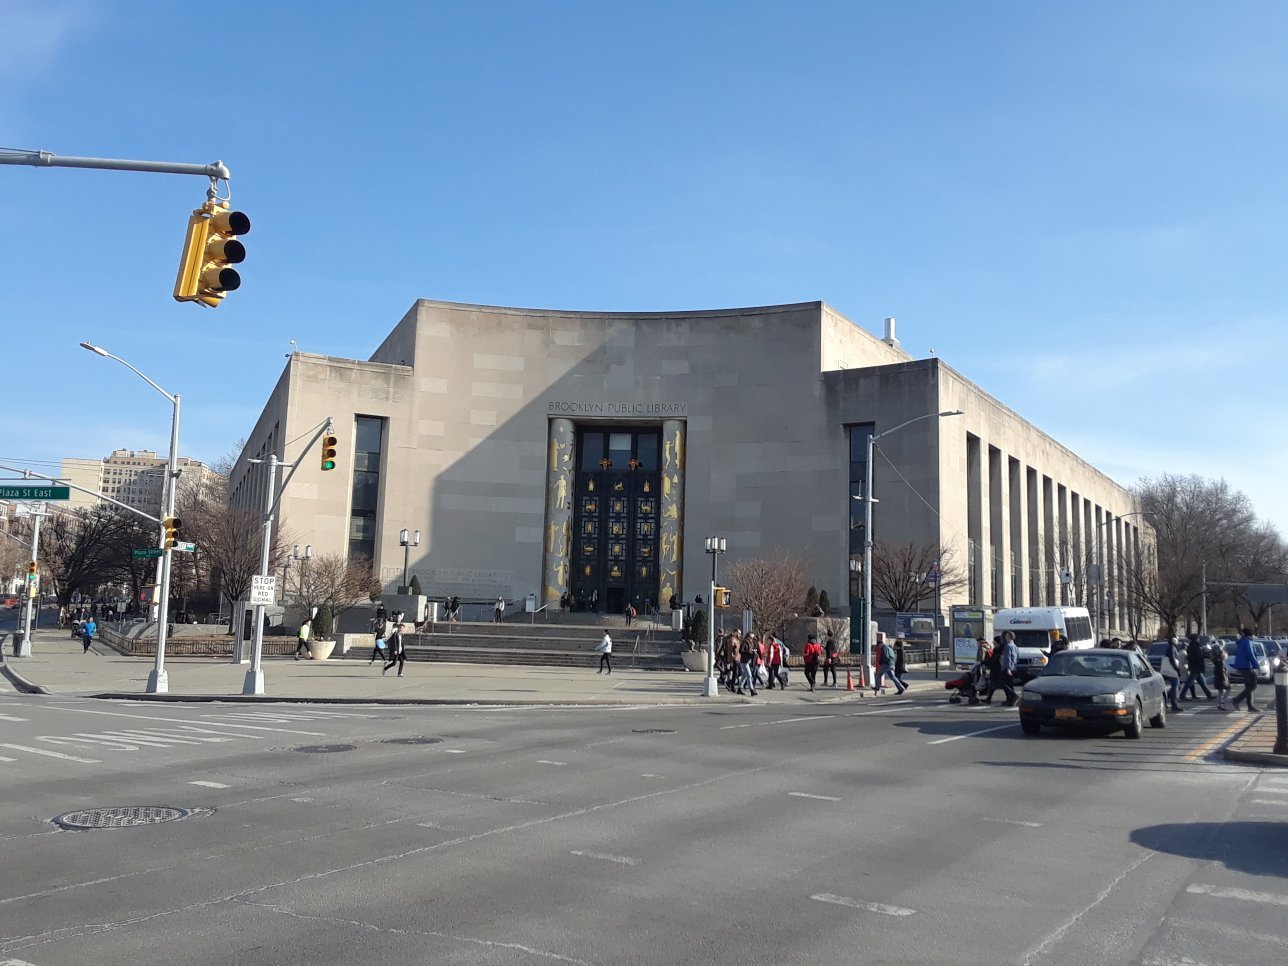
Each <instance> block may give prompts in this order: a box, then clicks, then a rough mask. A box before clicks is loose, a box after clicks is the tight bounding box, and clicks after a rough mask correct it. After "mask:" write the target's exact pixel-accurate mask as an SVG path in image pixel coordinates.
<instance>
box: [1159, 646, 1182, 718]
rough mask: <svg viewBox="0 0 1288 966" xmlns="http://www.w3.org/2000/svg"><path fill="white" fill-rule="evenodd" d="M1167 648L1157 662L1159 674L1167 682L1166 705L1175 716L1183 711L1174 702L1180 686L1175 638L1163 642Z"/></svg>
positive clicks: (1178, 655) (1179, 670)
mask: <svg viewBox="0 0 1288 966" xmlns="http://www.w3.org/2000/svg"><path fill="white" fill-rule="evenodd" d="M1164 643H1165V644H1167V647H1166V648H1165V649H1164V650H1163V655H1162V657H1161V658H1160V659H1159V662H1158V670H1159V673H1161V674H1162V675H1163V677H1164V678H1165V679H1166V680H1167V705H1168V707H1169V708H1171V709H1172V711H1173V712H1174V713H1176V714H1180V713H1181V712H1182V711H1184V710H1185V709H1184V708H1182V707H1181V705H1180V703H1179V702H1178V701H1177V700H1176V691H1177V688H1178V687H1180V684H1181V657H1180V652H1179V651H1178V650H1177V647H1176V638H1174V637H1173V638H1170V639H1169V640H1167V641H1165V642H1164Z"/></svg>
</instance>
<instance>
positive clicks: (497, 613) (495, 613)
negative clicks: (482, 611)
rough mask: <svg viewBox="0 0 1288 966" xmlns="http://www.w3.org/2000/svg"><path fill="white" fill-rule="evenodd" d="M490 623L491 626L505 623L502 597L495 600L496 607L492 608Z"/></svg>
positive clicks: (503, 599)
mask: <svg viewBox="0 0 1288 966" xmlns="http://www.w3.org/2000/svg"><path fill="white" fill-rule="evenodd" d="M492 623H493V624H504V623H505V598H504V597H498V598H497V599H496V606H495V607H494V608H492Z"/></svg>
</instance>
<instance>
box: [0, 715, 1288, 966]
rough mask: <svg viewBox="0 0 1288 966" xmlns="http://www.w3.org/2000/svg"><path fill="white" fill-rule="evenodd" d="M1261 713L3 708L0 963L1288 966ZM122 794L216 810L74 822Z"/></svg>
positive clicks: (1276, 788) (1279, 821) (1279, 798)
mask: <svg viewBox="0 0 1288 966" xmlns="http://www.w3.org/2000/svg"><path fill="white" fill-rule="evenodd" d="M1244 720H1246V719H1243V718H1239V717H1231V716H1228V715H1218V714H1215V713H1211V712H1208V711H1206V710H1205V711H1202V712H1199V713H1193V714H1187V715H1183V716H1178V717H1174V718H1171V719H1169V726H1168V728H1167V729H1166V730H1165V731H1153V730H1151V731H1147V733H1146V735H1145V737H1144V738H1142V739H1141V740H1139V741H1129V740H1127V739H1124V738H1122V737H1117V736H1115V737H1105V738H1068V737H1060V736H1046V737H1042V738H1039V739H1033V738H1026V737H1023V736H1022V735H1021V733H1020V731H1019V728H1018V725H1017V724H1016V716H1015V713H1014V711H1013V710H1007V709H1003V708H999V707H993V708H976V709H972V708H965V707H958V706H950V705H947V704H946V703H944V701H943V700H942V698H941V697H940V696H939V695H932V696H927V697H921V698H916V699H912V700H908V701H905V702H902V703H901V702H900V701H898V700H897V699H894V698H892V697H886V698H881V699H875V700H868V701H864V702H860V703H857V704H845V705H832V706H827V707H825V708H823V709H821V710H819V709H800V710H799V711H796V712H794V713H784V712H783V711H782V710H778V711H775V710H774V709H772V708H764V707H755V706H752V707H736V708H722V709H719V710H705V709H703V708H701V707H671V708H663V709H657V708H624V709H569V708H517V709H513V708H512V709H498V708H477V709H475V708H466V709H459V708H451V709H447V708H426V707H396V708H384V707H343V708H340V707H323V706H301V705H290V706H273V705H256V706H250V707H248V706H245V705H218V704H194V705H172V704H166V705H154V704H146V703H143V702H130V703H118V702H101V701H99V702H95V701H92V700H87V699H68V698H48V697H39V696H37V697H25V696H19V695H12V694H0V789H3V791H2V792H0V799H2V801H0V869H2V870H3V890H2V891H0V963H12V962H19V963H32V964H36V966H58V964H68V966H70V964H84V963H94V964H95V966H114V964H135V963H139V962H143V963H152V962H165V963H168V964H175V966H182V964H198V963H201V964H205V963H228V962H237V963H243V964H246V963H289V964H296V963H298V964H308V966H316V964H318V963H362V964H364V966H372V964H384V963H435V964H438V963H446V964H452V963H472V964H529V963H531V964H537V963H574V964H586V963H593V964H614V966H616V964H629V963H649V964H656V963H677V964H679V963H684V964H691V963H739V964H743V963H765V964H770V963H772V964H811V966H822V964H828V966H832V964H837V963H851V962H854V963H875V964H884V963H892V964H893V963H899V964H903V963H944V964H949V963H951V964H963V963H980V964H984V963H987V964H998V963H1003V964H1007V963H1034V964H1037V963H1041V964H1048V963H1050V964H1066V963H1067V964H1078V966H1083V964H1086V963H1109V964H1112V963H1141V964H1150V966H1165V964H1178V966H1179V964H1182V963H1184V964H1189V966H1194V964H1205V963H1206V964H1226V966H1229V964H1249V966H1262V964H1267V966H1268V964H1272V963H1276V964H1277V963H1280V962H1282V961H1283V958H1284V953H1283V949H1284V945H1283V943H1284V938H1285V935H1286V934H1288V930H1286V929H1285V928H1284V926H1283V923H1284V921H1285V916H1288V863H1286V860H1285V858H1284V856H1285V855H1288V829H1286V826H1285V824H1284V818H1285V817H1286V816H1288V773H1282V772H1274V771H1262V770H1261V769H1258V768H1254V767H1243V766H1236V765H1232V764H1229V763H1225V762H1223V761H1221V760H1220V759H1217V758H1214V757H1212V756H1211V754H1210V752H1211V749H1212V748H1214V747H1216V744H1218V743H1219V742H1216V739H1217V738H1218V737H1219V735H1220V734H1221V733H1223V731H1225V730H1226V729H1228V728H1229V726H1230V725H1232V724H1238V723H1241V722H1242V721H1244ZM116 806H173V807H177V808H183V809H188V810H191V814H190V815H189V816H188V817H185V818H181V819H179V820H175V821H169V822H164V823H157V824H152V825H147V826H137V827H127V828H109V829H96V830H92V831H64V830H60V829H58V828H57V827H56V826H55V825H53V824H51V819H52V818H53V817H55V816H60V815H63V814H65V813H72V812H77V811H80V810H87V809H100V808H109V807H116Z"/></svg>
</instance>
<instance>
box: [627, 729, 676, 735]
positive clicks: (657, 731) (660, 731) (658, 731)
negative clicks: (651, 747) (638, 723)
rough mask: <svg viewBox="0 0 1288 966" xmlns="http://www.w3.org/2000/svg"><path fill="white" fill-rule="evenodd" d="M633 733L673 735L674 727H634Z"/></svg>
mask: <svg viewBox="0 0 1288 966" xmlns="http://www.w3.org/2000/svg"><path fill="white" fill-rule="evenodd" d="M631 731H632V733H634V734H637V735H673V734H675V729H674V728H632V729H631Z"/></svg>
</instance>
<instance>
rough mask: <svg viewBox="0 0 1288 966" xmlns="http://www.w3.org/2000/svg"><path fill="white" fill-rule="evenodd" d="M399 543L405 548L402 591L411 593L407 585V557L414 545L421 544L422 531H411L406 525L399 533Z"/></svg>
mask: <svg viewBox="0 0 1288 966" xmlns="http://www.w3.org/2000/svg"><path fill="white" fill-rule="evenodd" d="M398 543H399V544H400V545H401V546H402V548H403V582H402V590H401V591H400V593H404V594H410V593H411V588H410V587H409V586H408V585H407V558H408V555H409V554H410V553H411V548H412V547H419V546H420V531H419V530H414V531H411V530H408V529H407V528H406V527H404V528H403V529H402V531H401V532H400V533H399V534H398Z"/></svg>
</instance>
